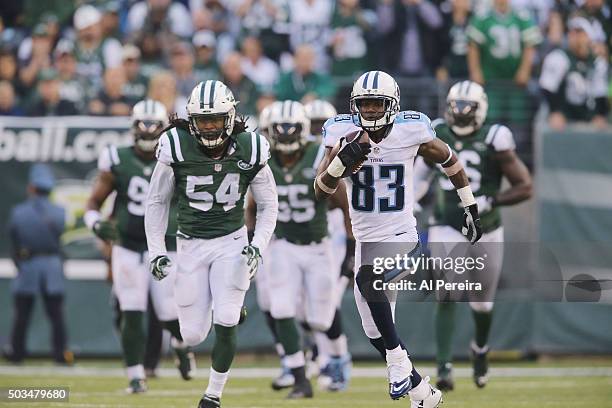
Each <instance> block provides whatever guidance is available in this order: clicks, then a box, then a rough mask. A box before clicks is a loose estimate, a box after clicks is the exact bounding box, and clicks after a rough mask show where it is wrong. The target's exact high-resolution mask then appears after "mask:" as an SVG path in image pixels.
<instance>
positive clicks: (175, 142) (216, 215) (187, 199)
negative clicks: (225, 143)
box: [157, 127, 270, 239]
mask: <svg viewBox="0 0 612 408" xmlns="http://www.w3.org/2000/svg"><path fill="white" fill-rule="evenodd" d="M201 149H202V148H201V147H200V145H199V144H198V142H197V141H196V139H195V138H194V137H193V136H191V134H190V133H189V132H188V131H187V130H184V129H181V128H176V127H175V128H172V129H170V130H168V131H167V132H165V133H164V134H163V135H162V136H161V138H160V141H159V147H158V149H157V159H158V160H159V161H160V162H162V163H165V164H168V165H170V166H172V169H173V171H174V183H175V184H174V195H175V198H176V200H177V211H178V229H179V234H181V235H186V236H188V237H193V238H202V239H211V238H217V237H221V236H224V235H228V234H230V233H232V232H234V231H236V230H238V229H240V228H242V227H243V226H244V196H245V194H246V192H247V189H248V187H249V184H250V183H251V180H253V178H254V177H255V175H256V174H257V173H258V172H259V170H261V169H262V168H263V167H264V166H265V165H266V163H267V161H268V159H269V157H270V147H269V144H268V141H267V140H266V139H265V138H264V137H263V136H260V135H258V134H256V133H254V132H244V133H239V134H237V135H232V136H231V146H230V147H229V150H228V153H227V154H226V155H225V156H224V157H223V158H221V159H212V158H210V157H208V156H207V155H206V154H204V152H203V151H202V150H201Z"/></svg>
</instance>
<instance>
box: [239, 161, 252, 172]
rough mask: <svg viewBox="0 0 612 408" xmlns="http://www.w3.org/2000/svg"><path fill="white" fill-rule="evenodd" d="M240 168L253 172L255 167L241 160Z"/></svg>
mask: <svg viewBox="0 0 612 408" xmlns="http://www.w3.org/2000/svg"><path fill="white" fill-rule="evenodd" d="M238 167H239V168H240V170H251V169H252V168H253V165H252V164H251V163H247V162H245V161H244V160H239V161H238Z"/></svg>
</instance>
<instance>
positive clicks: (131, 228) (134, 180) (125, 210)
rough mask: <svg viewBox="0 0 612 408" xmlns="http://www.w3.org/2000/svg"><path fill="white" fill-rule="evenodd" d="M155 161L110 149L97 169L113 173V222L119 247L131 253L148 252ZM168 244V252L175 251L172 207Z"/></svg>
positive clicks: (127, 150)
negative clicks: (147, 211)
mask: <svg viewBox="0 0 612 408" xmlns="http://www.w3.org/2000/svg"><path fill="white" fill-rule="evenodd" d="M155 163H156V160H155V159H153V160H144V159H142V158H141V157H139V156H138V155H137V154H136V152H135V151H134V148H133V147H132V146H128V147H121V148H117V147H115V146H109V147H108V149H105V150H104V151H103V153H102V155H101V157H100V161H99V164H98V167H99V169H100V170H103V171H110V172H111V173H112V174H113V176H114V178H115V185H114V188H115V191H116V193H117V196H116V197H115V203H114V206H113V214H112V218H113V219H114V220H115V222H116V224H117V229H118V232H119V240H118V242H117V243H118V245H121V246H122V247H125V248H127V249H130V250H132V251H137V252H144V251H146V250H147V237H146V235H145V229H144V214H145V201H146V199H147V194H148V192H149V181H150V180H151V174H152V173H153V169H154V167H155ZM167 231H168V233H167V235H166V243H167V247H168V250H170V251H173V250H175V248H176V244H175V241H176V240H175V235H176V211H175V209H174V206H173V207H171V211H170V216H169V219H168V230H167Z"/></svg>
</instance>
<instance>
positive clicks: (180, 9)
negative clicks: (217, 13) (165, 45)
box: [127, 0, 193, 38]
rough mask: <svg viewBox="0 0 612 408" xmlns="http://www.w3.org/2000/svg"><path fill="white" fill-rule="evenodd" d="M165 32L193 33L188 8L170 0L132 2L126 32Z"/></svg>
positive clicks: (186, 35) (178, 34) (182, 34)
mask: <svg viewBox="0 0 612 408" xmlns="http://www.w3.org/2000/svg"><path fill="white" fill-rule="evenodd" d="M141 30H145V31H150V32H156V33H157V32H159V31H162V32H167V33H172V34H174V35H176V36H178V37H183V38H186V37H189V36H191V34H193V26H192V24H191V15H190V14H189V10H187V7H185V6H184V5H183V4H181V3H179V2H173V1H172V0H145V1H140V2H138V3H136V4H134V5H133V6H132V7H131V8H130V11H129V12H128V16H127V32H128V33H134V32H136V31H141Z"/></svg>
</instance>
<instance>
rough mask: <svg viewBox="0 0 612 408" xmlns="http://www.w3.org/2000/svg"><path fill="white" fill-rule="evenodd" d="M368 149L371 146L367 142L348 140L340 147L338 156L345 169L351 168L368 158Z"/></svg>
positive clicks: (370, 148)
mask: <svg viewBox="0 0 612 408" xmlns="http://www.w3.org/2000/svg"><path fill="white" fill-rule="evenodd" d="M370 150H372V146H370V144H369V143H357V142H350V143H347V144H345V145H344V146H343V147H342V149H340V151H339V152H338V158H339V159H340V161H341V162H342V164H344V166H345V167H346V168H347V169H352V168H354V167H355V166H357V165H359V164H361V163H363V162H364V161H366V160H367V159H368V154H369V153H370Z"/></svg>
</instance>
